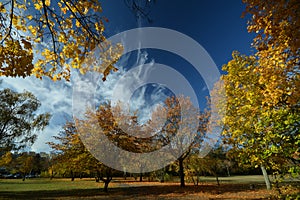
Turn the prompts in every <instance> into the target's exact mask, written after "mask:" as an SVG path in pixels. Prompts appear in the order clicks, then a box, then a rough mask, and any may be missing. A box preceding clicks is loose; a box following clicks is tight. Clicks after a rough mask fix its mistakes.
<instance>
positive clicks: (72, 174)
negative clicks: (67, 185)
mask: <svg viewBox="0 0 300 200" xmlns="http://www.w3.org/2000/svg"><path fill="white" fill-rule="evenodd" d="M74 180H75V176H74V172H73V170H71V181H74Z"/></svg>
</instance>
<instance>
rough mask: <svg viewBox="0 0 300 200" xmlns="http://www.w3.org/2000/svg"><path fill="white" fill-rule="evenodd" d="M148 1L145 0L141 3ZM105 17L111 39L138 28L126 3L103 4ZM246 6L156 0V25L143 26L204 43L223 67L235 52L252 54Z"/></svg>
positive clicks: (237, 1)
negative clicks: (164, 29) (245, 16)
mask: <svg viewBox="0 0 300 200" xmlns="http://www.w3.org/2000/svg"><path fill="white" fill-rule="evenodd" d="M141 1H144V0H141ZM102 7H103V14H104V16H106V17H107V18H108V19H109V23H107V24H106V34H107V36H111V35H114V34H116V33H119V32H121V31H125V30H128V29H132V28H136V27H138V22H137V19H136V18H135V16H134V14H133V13H132V12H131V11H130V9H128V7H126V5H125V3H124V1H123V0H109V1H103V2H102ZM244 9H245V5H244V4H243V3H242V1H241V0H230V1H223V0H210V1H207V0H188V1H183V0H172V1H168V0H156V2H155V3H154V4H152V6H151V10H150V14H149V17H150V18H151V19H152V23H148V22H147V20H143V21H142V26H154V27H163V28H170V29H174V30H177V31H180V32H182V33H184V34H186V35H188V36H190V37H191V38H193V39H194V40H196V41H197V42H198V43H199V44H201V45H202V46H203V47H204V48H205V49H206V51H208V53H209V54H210V55H211V57H212V58H213V60H214V61H215V63H216V65H217V66H218V67H219V68H221V66H222V65H223V64H225V63H226V62H228V61H229V60H230V58H231V53H232V51H233V50H238V51H240V52H241V53H244V54H249V53H250V52H251V51H252V49H251V48H250V44H251V42H252V38H253V35H251V34H249V33H248V32H247V19H245V18H241V14H242V12H243V11H244Z"/></svg>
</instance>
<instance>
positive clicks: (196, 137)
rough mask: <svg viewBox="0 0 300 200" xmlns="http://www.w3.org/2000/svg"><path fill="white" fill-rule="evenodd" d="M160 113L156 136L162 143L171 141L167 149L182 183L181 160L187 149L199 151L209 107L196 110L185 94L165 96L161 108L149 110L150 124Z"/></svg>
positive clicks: (152, 125)
mask: <svg viewBox="0 0 300 200" xmlns="http://www.w3.org/2000/svg"><path fill="white" fill-rule="evenodd" d="M164 115H167V118H166V122H165V124H164V126H163V128H162V130H160V132H159V133H158V134H157V140H158V141H160V143H161V144H163V145H166V144H169V143H170V144H171V145H170V147H171V149H170V152H171V153H172V154H173V156H174V157H175V158H176V160H177V161H178V165H179V171H178V172H179V176H180V186H181V187H184V186H185V178H184V177H185V170H184V160H185V159H186V158H187V157H188V156H189V155H190V154H191V153H197V152H199V150H200V148H201V143H202V141H203V140H204V138H205V137H206V131H207V126H208V119H209V111H205V112H203V113H200V112H199V110H198V109H197V108H195V107H194V106H193V104H192V102H191V100H190V99H189V98H188V97H183V96H180V97H176V98H175V97H169V98H167V99H166V100H165V105H164V106H163V107H162V108H159V109H157V110H156V111H155V112H153V114H152V121H151V123H150V126H151V127H156V126H155V124H161V122H160V121H161V120H162V119H163V116H164ZM155 121H156V122H155Z"/></svg>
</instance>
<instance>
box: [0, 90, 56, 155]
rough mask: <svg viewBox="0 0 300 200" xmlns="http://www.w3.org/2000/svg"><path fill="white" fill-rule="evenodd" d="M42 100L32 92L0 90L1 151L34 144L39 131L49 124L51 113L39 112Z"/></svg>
mask: <svg viewBox="0 0 300 200" xmlns="http://www.w3.org/2000/svg"><path fill="white" fill-rule="evenodd" d="M40 106H41V103H40V101H39V100H38V99H37V98H36V97H35V96H34V95H33V94H32V93H30V92H27V91H25V92H23V93H17V92H14V91H12V90H11V89H3V90H1V91H0V151H1V152H2V151H4V152H5V151H10V150H18V149H21V148H23V147H25V146H26V144H32V143H33V142H34V141H35V139H36V137H37V132H38V131H41V130H43V129H44V128H45V126H47V125H48V123H49V119H50V114H49V113H43V114H37V112H38V109H39V107H40Z"/></svg>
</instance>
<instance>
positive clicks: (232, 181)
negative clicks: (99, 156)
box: [0, 175, 300, 200]
mask: <svg viewBox="0 0 300 200" xmlns="http://www.w3.org/2000/svg"><path fill="white" fill-rule="evenodd" d="M200 180H201V182H200V183H199V185H198V186H195V185H193V184H192V183H187V186H186V187H184V188H181V187H179V183H177V182H167V183H159V182H146V180H145V181H143V182H137V181H134V180H133V179H130V178H129V179H127V180H124V179H121V178H119V179H114V180H113V182H112V183H110V185H109V192H108V193H105V192H103V189H102V187H103V184H102V183H96V182H95V181H94V179H86V178H85V179H75V181H70V179H61V178H60V179H52V180H49V179H46V178H34V179H27V180H25V181H24V182H23V181H22V180H20V179H1V180H0V199H67V200H69V199H115V200H117V199H126V200H142V199H145V200H154V199H155V200H156V199H159V200H165V199H168V200H169V199H170V200H171V199H172V200H173V199H183V200H200V199H201V200H202V199H203V200H205V199H211V200H212V199H219V200H220V199H222V200H225V199H226V200H229V199H274V198H275V196H276V195H277V192H276V191H275V190H266V189H265V185H264V181H263V177H262V176H259V175H255V176H253V175H252V176H232V177H220V183H221V184H220V186H217V184H216V182H215V180H214V178H213V177H201V179H200ZM299 181H300V180H293V181H292V182H290V184H292V185H293V187H290V188H287V189H286V190H285V191H284V192H286V193H293V194H296V193H299V192H300V187H299V185H300V184H299V183H300V182H299Z"/></svg>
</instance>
